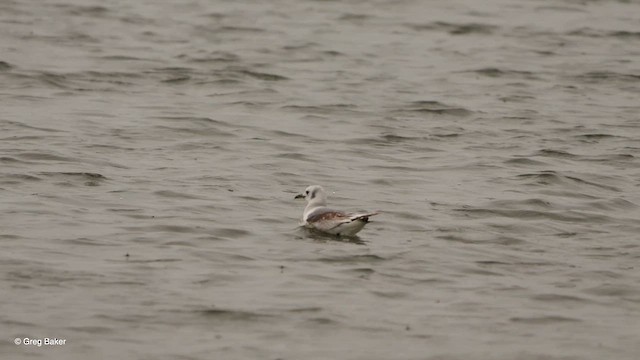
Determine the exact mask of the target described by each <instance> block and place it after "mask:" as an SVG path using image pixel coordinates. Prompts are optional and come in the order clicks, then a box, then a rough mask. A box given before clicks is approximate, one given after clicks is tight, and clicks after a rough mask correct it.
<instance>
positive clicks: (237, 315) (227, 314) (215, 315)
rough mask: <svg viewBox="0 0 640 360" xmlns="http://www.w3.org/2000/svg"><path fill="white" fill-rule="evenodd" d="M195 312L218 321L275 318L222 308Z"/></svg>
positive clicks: (268, 315)
mask: <svg viewBox="0 0 640 360" xmlns="http://www.w3.org/2000/svg"><path fill="white" fill-rule="evenodd" d="M194 312H195V313H196V314H199V315H201V316H204V317H207V318H212V319H215V320H218V321H260V320H264V319H267V318H272V317H273V315H270V314H263V313H258V312H253V311H242V310H228V309H220V308H210V309H201V310H194Z"/></svg>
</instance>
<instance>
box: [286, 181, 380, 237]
mask: <svg viewBox="0 0 640 360" xmlns="http://www.w3.org/2000/svg"><path fill="white" fill-rule="evenodd" d="M295 198H296V199H301V198H304V199H305V200H307V207H306V208H305V209H304V213H302V221H303V225H304V226H305V227H307V228H310V229H316V230H320V231H322V232H324V233H328V234H331V235H337V236H354V235H355V234H356V233H357V232H358V231H360V230H362V228H363V227H364V225H365V224H366V223H368V222H369V217H370V216H373V215H377V214H378V212H377V211H370V212H358V213H345V212H342V211H337V210H332V209H329V208H328V207H327V194H326V193H325V192H324V189H323V188H322V186H320V185H311V186H309V187H307V188H306V189H305V191H304V194H298V195H296V197H295Z"/></svg>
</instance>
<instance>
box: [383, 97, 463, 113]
mask: <svg viewBox="0 0 640 360" xmlns="http://www.w3.org/2000/svg"><path fill="white" fill-rule="evenodd" d="M395 111H396V112H400V113H423V114H426V113H430V114H437V115H450V116H460V117H462V116H468V115H471V114H472V113H473V112H472V111H471V110H469V109H465V108H463V107H458V106H451V105H447V104H444V103H441V102H439V101H432V100H421V101H413V102H411V103H409V104H407V105H406V106H403V107H400V108H396V109H395Z"/></svg>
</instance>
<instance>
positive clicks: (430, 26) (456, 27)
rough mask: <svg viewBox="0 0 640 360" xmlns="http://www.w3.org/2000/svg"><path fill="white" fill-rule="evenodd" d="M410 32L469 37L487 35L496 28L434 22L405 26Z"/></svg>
mask: <svg viewBox="0 0 640 360" xmlns="http://www.w3.org/2000/svg"><path fill="white" fill-rule="evenodd" d="M405 26H406V27H408V28H409V29H411V30H415V31H446V32H448V33H449V34H451V35H469V34H481V35H487V34H491V33H493V32H495V31H496V30H497V29H498V27H497V26H495V25H489V24H478V23H462V24H454V23H449V22H444V21H436V22H431V23H427V24H405Z"/></svg>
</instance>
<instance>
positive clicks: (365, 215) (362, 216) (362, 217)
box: [350, 211, 380, 222]
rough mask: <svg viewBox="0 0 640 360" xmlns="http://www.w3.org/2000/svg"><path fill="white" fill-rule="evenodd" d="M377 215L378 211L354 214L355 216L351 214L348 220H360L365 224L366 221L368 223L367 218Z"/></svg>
mask: <svg viewBox="0 0 640 360" xmlns="http://www.w3.org/2000/svg"><path fill="white" fill-rule="evenodd" d="M379 213H380V212H378V211H369V212H362V213H355V214H351V216H350V218H351V221H356V220H362V221H364V222H367V221H369V217H370V216H373V215H378V214H379Z"/></svg>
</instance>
